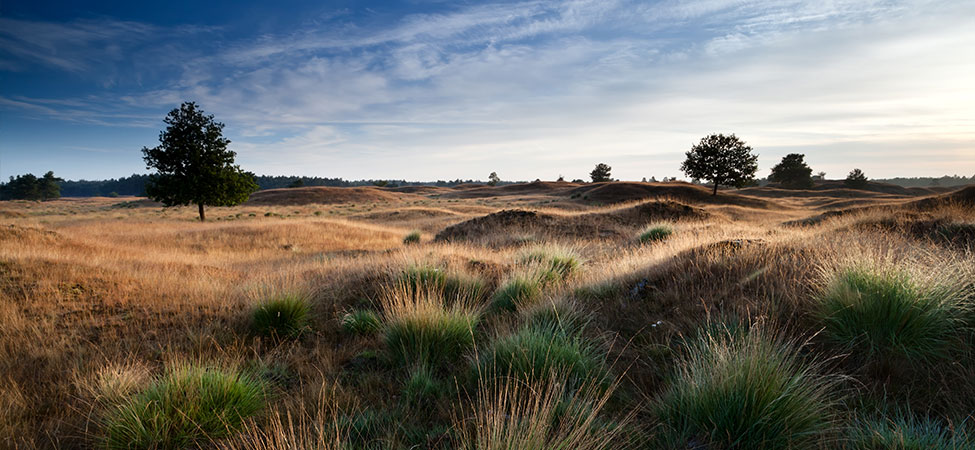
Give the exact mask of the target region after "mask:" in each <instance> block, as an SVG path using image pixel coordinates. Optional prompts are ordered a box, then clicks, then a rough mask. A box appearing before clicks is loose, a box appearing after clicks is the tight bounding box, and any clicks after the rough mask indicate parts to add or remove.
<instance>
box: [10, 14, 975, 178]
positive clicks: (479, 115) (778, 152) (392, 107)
mask: <svg viewBox="0 0 975 450" xmlns="http://www.w3.org/2000/svg"><path fill="white" fill-rule="evenodd" d="M973 80H975V3H973V2H970V1H911V0H906V1H894V0H892V1H887V0H877V1H871V0H864V1H844V0H833V1H809V2H802V1H790V0H761V1H752V0H702V1H695V2H681V1H667V0H664V1H658V2H643V1H641V2H637V1H626V0H619V1H614V0H598V1H566V2H538V1H531V2H517V1H510V2H487V3H482V2H464V1H452V2H446V1H444V2H440V1H407V2H399V3H396V2H353V1H339V2H300V1H286V0H285V1H276V2H258V1H253V2H246V1H232V2H231V1H206V2H201V1H193V2H178V1H175V2H173V1H171V2H132V1H117V2H76V1H75V2H51V1H47V2H43V4H41V3H40V2H23V1H6V2H3V3H0V177H2V179H6V177H7V176H9V175H12V174H19V173H25V172H33V173H36V174H40V173H43V172H46V171H47V170H54V171H55V173H56V174H58V175H59V176H62V177H65V178H69V179H79V178H87V179H99V178H108V177H119V176H126V175H129V174H131V173H143V172H145V171H146V170H145V166H144V165H143V163H142V159H141V152H140V150H141V148H142V147H143V146H154V145H156V144H157V136H158V133H159V131H160V129H161V128H162V127H163V123H162V119H163V117H164V116H165V114H166V113H167V112H168V111H169V110H170V109H172V108H174V107H177V106H178V105H179V103H181V102H182V101H184V100H192V101H196V102H197V103H199V104H200V106H201V107H202V108H203V109H204V110H206V111H207V112H209V113H212V114H214V115H215V116H216V117H217V119H218V120H220V121H222V122H224V123H226V124H227V128H226V129H225V134H226V135H227V137H229V138H230V139H231V140H232V141H233V143H232V144H231V148H232V149H234V150H235V151H237V153H238V157H237V160H238V163H239V164H240V165H241V166H242V167H243V168H245V169H246V170H250V171H253V172H256V173H259V174H277V175H309V176H311V175H317V176H327V177H344V178H351V179H359V178H396V179H400V178H406V179H422V180H433V179H454V178H465V179H466V178H474V179H486V178H487V174H488V173H490V172H492V171H497V172H498V174H500V175H501V177H502V178H504V179H523V180H524V179H535V178H542V179H554V178H556V177H557V176H558V175H564V176H565V177H567V178H586V176H587V174H588V172H589V171H590V170H591V169H592V167H593V166H594V165H595V164H596V163H597V162H605V163H608V164H610V165H611V166H613V169H614V170H613V175H614V177H617V178H621V179H640V178H642V177H650V176H656V177H658V178H660V177H663V176H675V175H678V176H679V175H680V173H679V170H678V167H679V165H680V161H681V160H682V159H683V153H684V152H685V151H686V150H687V149H688V148H689V147H690V146H691V145H692V144H693V143H694V142H696V141H697V140H699V139H700V138H701V137H702V136H704V135H706V134H708V133H711V132H724V133H732V132H733V133H736V134H737V135H738V136H739V137H742V138H743V139H745V140H746V141H747V142H748V143H749V144H751V145H752V146H753V147H754V148H755V150H756V152H757V153H759V154H760V167H761V168H760V171H759V175H761V176H765V175H767V174H768V170H769V168H770V167H771V166H772V165H774V164H775V163H776V162H777V161H778V160H779V159H781V157H782V156H783V155H785V154H787V153H793V152H800V153H805V154H806V160H807V162H809V164H810V165H811V166H812V167H813V169H814V170H816V171H820V170H823V171H826V172H827V176H828V177H835V178H841V177H843V176H845V174H846V173H847V172H848V171H849V170H850V169H851V168H853V167H859V168H862V169H863V170H864V171H865V172H866V173H867V175H868V176H870V177H890V176H933V175H938V176H940V175H944V174H961V175H972V174H973V173H975V81H973Z"/></svg>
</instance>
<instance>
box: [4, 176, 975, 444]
mask: <svg viewBox="0 0 975 450" xmlns="http://www.w3.org/2000/svg"><path fill="white" fill-rule="evenodd" d="M207 216H208V220H207V221H206V222H202V223H201V222H200V221H198V220H197V211H196V208H194V207H185V208H163V207H161V206H160V205H159V204H155V203H152V202H150V201H149V200H146V199H144V198H133V197H128V198H126V197H122V198H102V197H99V198H64V199H60V200H54V201H48V202H28V201H5V202H0V447H3V448H23V449H33V448H107V449H122V448H160V449H163V448H196V447H203V448H221V449H340V448H342V449H346V448H348V449H380V448H382V449H385V448H391V449H400V448H403V449H406V448H416V449H420V448H444V449H447V448H465V449H617V448H635V449H656V448H673V449H730V448H736V449H763V448H764V449H778V448H797V449H833V448H836V449H881V448H897V449H913V448H942V449H970V448H973V446H975V424H973V421H975V417H973V416H975V186H969V187H966V188H961V189H948V188H930V189H928V188H901V187H897V186H893V185H884V184H880V183H871V184H870V185H869V186H867V187H866V188H865V189H862V190H860V189H847V188H843V187H842V185H840V184H829V182H825V183H824V182H820V183H818V184H817V186H815V187H814V188H812V189H808V190H783V189H776V188H768V187H753V188H746V189H741V190H722V191H721V192H720V193H719V194H718V195H717V196H711V192H710V190H709V189H707V188H704V187H701V186H696V185H692V184H688V183H681V182H671V183H629V182H609V183H585V184H575V183H567V182H535V183H529V184H515V185H506V186H498V187H491V186H485V185H461V186H458V187H453V188H446V187H408V188H406V187H404V188H379V187H358V188H326V187H304V188H291V189H274V190H266V191H259V192H257V193H255V194H254V195H252V196H251V199H250V200H249V201H248V202H247V203H244V204H242V205H240V206H237V207H225V208H209V209H208V211H207Z"/></svg>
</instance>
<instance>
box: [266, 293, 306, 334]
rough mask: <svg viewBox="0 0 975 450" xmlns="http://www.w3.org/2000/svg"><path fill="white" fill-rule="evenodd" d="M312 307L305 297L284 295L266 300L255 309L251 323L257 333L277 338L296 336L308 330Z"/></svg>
mask: <svg viewBox="0 0 975 450" xmlns="http://www.w3.org/2000/svg"><path fill="white" fill-rule="evenodd" d="M310 312H311V307H310V306H309V305H308V301H307V300H305V298H304V297H301V296H299V295H283V296H280V297H276V298H272V299H270V300H266V301H265V302H264V303H262V304H261V305H260V306H258V307H257V309H255V310H254V313H253V318H252V321H251V325H252V327H253V330H254V332H255V333H256V334H259V335H262V336H268V337H271V338H275V339H284V338H296V337H299V336H300V335H301V334H302V333H304V332H305V331H308V329H309V326H308V323H309V316H310Z"/></svg>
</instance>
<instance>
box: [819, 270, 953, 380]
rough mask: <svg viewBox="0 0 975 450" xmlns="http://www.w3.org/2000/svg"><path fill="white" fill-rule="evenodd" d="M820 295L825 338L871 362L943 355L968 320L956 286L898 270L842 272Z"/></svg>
mask: <svg viewBox="0 0 975 450" xmlns="http://www.w3.org/2000/svg"><path fill="white" fill-rule="evenodd" d="M818 300H819V302H818V310H817V311H816V312H817V315H818V318H819V320H820V321H821V323H822V325H823V327H824V328H823V333H822V336H823V337H824V339H825V340H826V341H828V342H829V343H832V344H835V345H837V346H841V347H844V348H846V349H848V350H850V351H851V352H852V353H853V354H854V355H855V356H858V357H862V358H864V359H866V360H867V362H870V363H890V364H895V363H897V362H898V361H901V360H907V361H909V362H915V363H920V362H931V361H934V360H938V359H943V358H945V357H946V356H947V355H948V353H949V350H950V348H951V344H952V342H953V340H954V339H955V338H956V337H957V334H958V332H959V329H960V327H961V326H962V322H963V320H964V308H963V306H962V305H961V303H960V299H959V298H958V295H957V293H954V292H953V290H951V289H945V288H938V287H928V286H922V285H920V284H919V283H917V282H915V281H914V280H912V278H911V277H910V276H909V275H908V274H906V273H904V272H901V271H897V270H893V269H887V270H882V269H867V268H864V267H853V268H848V269H845V270H841V271H838V272H836V273H835V274H833V277H832V279H831V280H830V282H829V284H828V285H827V286H826V287H825V288H824V289H823V291H822V293H821V294H820V296H819V299H818Z"/></svg>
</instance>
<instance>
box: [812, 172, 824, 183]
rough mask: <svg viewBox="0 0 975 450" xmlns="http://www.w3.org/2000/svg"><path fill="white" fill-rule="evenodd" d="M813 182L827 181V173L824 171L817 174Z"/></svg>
mask: <svg viewBox="0 0 975 450" xmlns="http://www.w3.org/2000/svg"><path fill="white" fill-rule="evenodd" d="M813 180H818V181H825V180H826V172H823V171H819V172H816V176H814V177H813Z"/></svg>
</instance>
